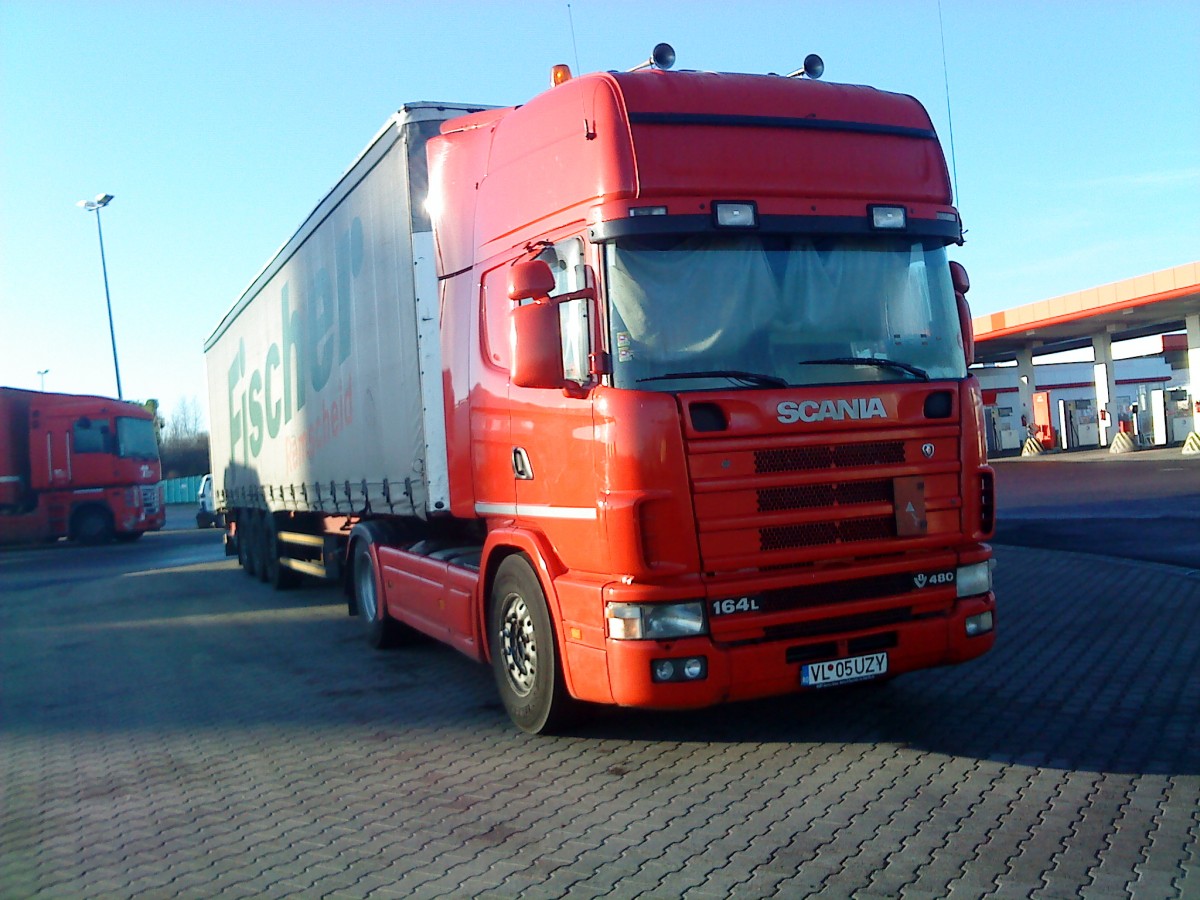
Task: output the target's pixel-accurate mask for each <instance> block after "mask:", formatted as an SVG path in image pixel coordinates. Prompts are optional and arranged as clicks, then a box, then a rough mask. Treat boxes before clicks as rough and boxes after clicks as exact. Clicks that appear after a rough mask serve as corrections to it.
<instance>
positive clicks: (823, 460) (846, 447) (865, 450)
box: [754, 441, 904, 475]
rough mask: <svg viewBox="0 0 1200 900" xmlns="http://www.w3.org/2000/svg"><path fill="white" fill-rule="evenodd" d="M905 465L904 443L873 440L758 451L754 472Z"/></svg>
mask: <svg viewBox="0 0 1200 900" xmlns="http://www.w3.org/2000/svg"><path fill="white" fill-rule="evenodd" d="M902 462H904V442H903V441H870V442H867V443H862V444H837V445H834V446H822V447H781V448H778V449H772V450H757V451H755V453H754V471H755V473H756V474H758V475H770V474H773V473H776V472H803V471H811V470H813V469H853V468H859V467H862V466H883V465H895V464H897V463H902Z"/></svg>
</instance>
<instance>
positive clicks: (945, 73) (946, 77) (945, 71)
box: [568, 0, 962, 203]
mask: <svg viewBox="0 0 1200 900" xmlns="http://www.w3.org/2000/svg"><path fill="white" fill-rule="evenodd" d="M568 6H569V4H568ZM937 7H938V34H939V35H940V36H941V39H942V80H943V81H944V82H945V85H946V122H947V123H948V124H949V126H950V168H951V171H952V172H953V173H954V202H955V203H961V202H962V200H961V198H960V197H959V196H958V158H957V157H956V156H955V155H954V117H953V116H951V115H950V70H949V68H948V67H947V66H946V29H945V28H944V27H943V26H942V0H938V5H937Z"/></svg>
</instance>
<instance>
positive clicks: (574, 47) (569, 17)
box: [567, 3, 583, 75]
mask: <svg viewBox="0 0 1200 900" xmlns="http://www.w3.org/2000/svg"><path fill="white" fill-rule="evenodd" d="M567 21H568V22H570V23H571V49H572V50H574V51H575V71H576V72H578V73H580V74H581V75H582V74H583V69H581V68H579V45H578V44H576V43H575V16H574V15H572V14H571V4H570V3H568V4H567Z"/></svg>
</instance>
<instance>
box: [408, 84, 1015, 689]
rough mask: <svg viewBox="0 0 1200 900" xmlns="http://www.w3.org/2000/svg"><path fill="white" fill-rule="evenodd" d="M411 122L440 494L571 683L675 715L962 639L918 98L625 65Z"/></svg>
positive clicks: (967, 597) (942, 224) (949, 287)
mask: <svg viewBox="0 0 1200 900" xmlns="http://www.w3.org/2000/svg"><path fill="white" fill-rule="evenodd" d="M442 131H443V133H442V136H441V137H439V138H434V139H433V140H431V141H430V145H429V159H430V166H431V183H432V184H435V185H441V186H459V187H461V188H463V189H462V190H461V191H459V192H457V193H455V192H448V193H447V194H446V196H441V197H439V198H438V203H437V204H435V205H434V206H433V208H434V210H435V212H434V232H435V236H436V238H437V247H438V253H439V272H440V273H442V279H443V280H442V289H443V305H442V308H443V333H442V335H443V354H444V357H445V361H446V368H445V383H446V386H447V387H446V389H447V396H446V409H447V411H448V412H447V444H448V448H449V462H450V471H451V477H450V485H451V493H450V500H451V503H450V507H451V512H453V513H454V514H455V515H457V516H461V517H464V518H465V517H470V516H479V517H484V518H486V519H487V521H488V527H489V538H488V542H487V543H486V544H485V547H484V553H483V559H484V572H483V577H484V579H485V580H486V579H487V578H489V577H492V576H493V575H495V576H496V577H498V575H499V572H498V570H489V569H488V560H489V559H491V560H495V561H496V562H494V563H493V565H497V564H499V563H500V562H502V561H503V560H504V559H505V558H506V554H507V552H511V550H513V549H517V550H519V552H521V553H522V554H524V555H525V556H527V557H528V558H530V559H531V560H532V568H534V569H535V570H537V571H538V573H539V578H540V580H541V582H542V587H543V589H545V592H546V594H547V602H548V605H549V607H550V618H551V619H552V620H553V621H554V622H555V623H556V624H555V632H556V637H557V639H558V641H559V642H560V646H561V650H562V657H563V660H564V662H563V665H562V668H563V679H564V681H565V682H566V685H567V688H568V690H569V693H570V694H571V695H572V696H574V697H577V698H581V699H586V700H593V701H600V702H607V703H614V702H615V703H618V704H622V705H636V706H652V707H653V706H658V707H675V708H678V707H684V706H700V705H707V704H710V703H715V702H720V701H724V700H730V699H740V698H750V697H757V696H765V695H768V694H772V693H781V692H787V691H791V690H797V689H800V688H801V687H804V686H822V685H824V684H827V683H841V682H843V681H848V680H856V679H859V678H866V677H879V676H891V675H895V674H898V673H900V672H903V671H908V670H911V669H915V668H923V667H928V666H932V665H942V664H947V663H952V662H961V661H963V660H966V659H969V658H971V657H974V656H978V655H980V654H982V653H984V652H986V651H987V650H988V649H989V648H990V647H991V645H992V642H993V640H994V633H993V627H994V596H993V594H992V593H991V577H990V556H991V551H990V548H989V547H988V546H987V545H986V544H985V543H984V541H985V540H986V538H987V537H988V536H989V535H990V534H991V532H992V529H993V524H994V523H993V518H994V509H993V507H994V504H993V501H992V492H993V476H992V473H991V470H990V469H989V468H988V467H987V465H986V454H985V450H984V447H983V443H982V433H983V432H982V421H981V395H980V390H979V386H978V384H977V382H976V381H975V379H974V378H973V377H971V376H970V374H969V372H968V365H969V363H970V360H971V354H972V341H971V336H970V315H969V311H968V310H967V305H966V301H965V298H964V296H963V294H964V293H965V290H966V288H967V286H968V282H967V280H966V276H965V272H964V271H962V270H961V267H958V266H957V264H954V265H953V266H952V265H951V263H950V260H949V256H948V249H949V248H951V247H953V246H954V245H956V244H958V243H961V239H962V226H961V222H960V220H959V216H958V212H957V210H956V209H955V208H954V207H953V205H952V203H951V196H950V182H949V177H948V172H947V169H946V165H945V160H944V158H943V156H942V153H941V148H940V145H939V143H938V141H937V137H936V134H935V133H934V130H933V127H932V124H931V123H930V120H929V117H928V115H927V114H926V112H925V110H924V109H923V108H922V107H921V105H920V104H919V103H918V102H917V101H915V100H913V99H912V98H910V97H905V96H900V95H896V94H889V93H886V92H882V91H878V90H875V89H872V88H867V87H860V86H854V85H835V84H824V83H817V82H813V81H810V80H801V79H796V78H784V77H780V76H754V75H732V74H719V73H699V72H666V71H659V70H647V71H641V72H632V73H601V74H594V75H588V76H584V77H582V78H579V79H574V80H570V81H567V82H566V83H563V84H561V85H560V86H558V87H555V88H554V89H553V90H551V91H549V92H547V93H546V94H543V95H540V96H539V97H536V98H534V99H533V100H531V101H530V102H529V103H527V104H525V105H524V106H521V107H518V108H514V109H510V110H488V111H484V112H481V113H477V114H475V115H473V116H468V117H464V118H462V119H458V120H451V121H450V122H447V123H446V124H445V125H444V126H443V129H442ZM464 210H469V212H468V214H464ZM506 548H507V549H506ZM493 596H494V595H493ZM501 618H503V616H502V617H501ZM513 643H514V645H515V642H513ZM495 652H497V651H496V649H495V648H493V653H495ZM502 652H510V651H502ZM510 668H512V670H513V671H515V672H519V671H520V668H521V667H520V665H516V666H510ZM514 684H515V685H516V686H517V687H518V688H519V686H520V683H519V679H518V680H517V681H515V682H514ZM503 693H504V692H503V690H502V694H503ZM517 693H519V690H518V691H517ZM512 711H513V706H512V705H510V713H511V712H512Z"/></svg>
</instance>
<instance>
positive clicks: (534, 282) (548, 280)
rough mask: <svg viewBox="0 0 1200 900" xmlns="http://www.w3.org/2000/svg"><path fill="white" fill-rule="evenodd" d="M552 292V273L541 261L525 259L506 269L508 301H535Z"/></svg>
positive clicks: (547, 265) (544, 262)
mask: <svg viewBox="0 0 1200 900" xmlns="http://www.w3.org/2000/svg"><path fill="white" fill-rule="evenodd" d="M553 292H554V273H553V272H551V271H550V265H549V264H548V263H547V262H546V261H545V260H542V259H527V260H525V261H524V262H519V263H514V264H513V265H512V266H509V269H508V299H510V300H535V299H537V298H539V297H549V296H550V294H552V293H553Z"/></svg>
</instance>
